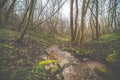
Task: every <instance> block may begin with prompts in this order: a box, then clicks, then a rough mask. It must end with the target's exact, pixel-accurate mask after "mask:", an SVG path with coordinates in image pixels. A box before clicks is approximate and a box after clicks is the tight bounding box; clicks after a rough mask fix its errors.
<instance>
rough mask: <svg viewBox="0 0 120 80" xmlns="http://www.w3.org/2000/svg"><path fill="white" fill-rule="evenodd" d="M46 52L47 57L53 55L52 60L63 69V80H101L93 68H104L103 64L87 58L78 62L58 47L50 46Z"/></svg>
mask: <svg viewBox="0 0 120 80" xmlns="http://www.w3.org/2000/svg"><path fill="white" fill-rule="evenodd" d="M46 51H47V52H48V55H54V58H56V59H57V60H58V61H59V62H60V65H61V66H62V67H64V69H63V75H64V80H84V79H85V80H102V79H101V78H100V77H98V76H97V75H96V74H95V72H94V71H93V69H94V68H95V67H105V66H104V65H103V64H101V63H99V62H96V61H92V60H89V59H87V58H84V59H83V60H78V59H77V58H75V57H74V56H73V55H71V53H69V52H67V51H62V50H60V48H59V45H53V46H50V47H49V48H48V49H47V50H46ZM51 58H53V56H51Z"/></svg>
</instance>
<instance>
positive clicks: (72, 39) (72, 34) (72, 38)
mask: <svg viewBox="0 0 120 80" xmlns="http://www.w3.org/2000/svg"><path fill="white" fill-rule="evenodd" d="M73 3H74V0H71V1H70V29H71V41H74V28H73Z"/></svg>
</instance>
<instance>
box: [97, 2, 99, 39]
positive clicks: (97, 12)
mask: <svg viewBox="0 0 120 80" xmlns="http://www.w3.org/2000/svg"><path fill="white" fill-rule="evenodd" d="M96 40H97V41H98V40H99V23H98V0H96Z"/></svg>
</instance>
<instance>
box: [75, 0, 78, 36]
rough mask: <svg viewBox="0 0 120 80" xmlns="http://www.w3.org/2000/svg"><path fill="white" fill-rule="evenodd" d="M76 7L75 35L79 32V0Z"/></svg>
mask: <svg viewBox="0 0 120 80" xmlns="http://www.w3.org/2000/svg"><path fill="white" fill-rule="evenodd" d="M75 4H76V5H75V7H76V15H75V30H74V37H76V34H77V27H78V0H76V2H75Z"/></svg>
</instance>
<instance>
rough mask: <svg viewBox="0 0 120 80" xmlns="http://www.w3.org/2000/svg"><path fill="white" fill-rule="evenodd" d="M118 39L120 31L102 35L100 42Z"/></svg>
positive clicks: (119, 38)
mask: <svg viewBox="0 0 120 80" xmlns="http://www.w3.org/2000/svg"><path fill="white" fill-rule="evenodd" d="M116 40H120V33H118V32H116V33H110V34H105V35H102V36H101V37H100V41H99V43H108V42H113V41H116Z"/></svg>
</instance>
